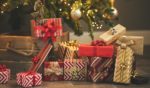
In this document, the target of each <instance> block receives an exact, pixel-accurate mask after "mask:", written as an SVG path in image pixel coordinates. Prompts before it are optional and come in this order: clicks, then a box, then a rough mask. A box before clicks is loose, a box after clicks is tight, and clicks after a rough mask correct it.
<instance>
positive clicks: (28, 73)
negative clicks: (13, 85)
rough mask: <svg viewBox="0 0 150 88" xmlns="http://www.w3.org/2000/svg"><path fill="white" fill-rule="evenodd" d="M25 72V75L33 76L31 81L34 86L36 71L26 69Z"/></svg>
mask: <svg viewBox="0 0 150 88" xmlns="http://www.w3.org/2000/svg"><path fill="white" fill-rule="evenodd" d="M26 73H27V75H26V76H28V75H32V76H33V77H32V78H33V81H32V82H33V86H36V85H35V84H36V80H35V79H36V76H35V75H36V73H35V72H32V71H28V72H26Z"/></svg>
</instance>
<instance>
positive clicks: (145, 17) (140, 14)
mask: <svg viewBox="0 0 150 88" xmlns="http://www.w3.org/2000/svg"><path fill="white" fill-rule="evenodd" d="M149 4H150V0H116V3H115V6H116V8H117V9H118V11H119V21H118V23H120V24H122V25H124V26H126V27H127V28H128V30H149V29H150V17H149V16H150V11H149V7H150V5H149ZM30 19H31V17H30V15H29V13H28V12H26V10H24V9H23V8H20V9H15V10H13V11H12V12H11V13H5V14H3V15H0V33H3V34H7V33H9V32H15V34H18V35H30ZM18 25H20V26H18ZM16 29H17V30H16Z"/></svg>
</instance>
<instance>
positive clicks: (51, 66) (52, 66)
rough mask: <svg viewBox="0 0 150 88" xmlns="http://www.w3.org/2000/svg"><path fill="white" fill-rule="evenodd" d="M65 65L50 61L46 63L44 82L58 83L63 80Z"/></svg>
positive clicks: (60, 62)
mask: <svg viewBox="0 0 150 88" xmlns="http://www.w3.org/2000/svg"><path fill="white" fill-rule="evenodd" d="M63 69H64V63H63V62H62V61H50V62H45V63H44V80H46V81H56V80H57V81H58V80H63V79H64V75H63Z"/></svg>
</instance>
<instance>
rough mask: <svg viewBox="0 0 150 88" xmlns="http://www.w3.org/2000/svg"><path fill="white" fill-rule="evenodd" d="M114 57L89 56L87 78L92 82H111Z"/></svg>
mask: <svg viewBox="0 0 150 88" xmlns="http://www.w3.org/2000/svg"><path fill="white" fill-rule="evenodd" d="M114 63H115V59H114V58H102V57H90V58H89V66H88V78H89V80H91V81H92V82H113V73H114Z"/></svg>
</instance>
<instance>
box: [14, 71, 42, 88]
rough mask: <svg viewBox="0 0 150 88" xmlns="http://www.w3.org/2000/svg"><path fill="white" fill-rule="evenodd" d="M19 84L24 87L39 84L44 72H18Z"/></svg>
mask: <svg viewBox="0 0 150 88" xmlns="http://www.w3.org/2000/svg"><path fill="white" fill-rule="evenodd" d="M16 79H17V84H18V85H20V86H22V87H32V86H39V85H41V83H42V74H40V73H35V72H21V73H17V78H16Z"/></svg>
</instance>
